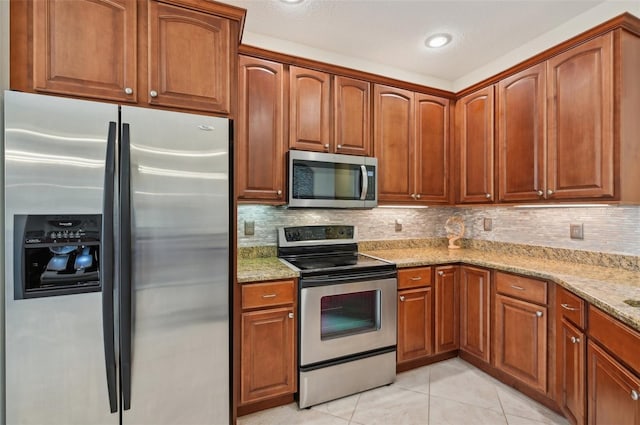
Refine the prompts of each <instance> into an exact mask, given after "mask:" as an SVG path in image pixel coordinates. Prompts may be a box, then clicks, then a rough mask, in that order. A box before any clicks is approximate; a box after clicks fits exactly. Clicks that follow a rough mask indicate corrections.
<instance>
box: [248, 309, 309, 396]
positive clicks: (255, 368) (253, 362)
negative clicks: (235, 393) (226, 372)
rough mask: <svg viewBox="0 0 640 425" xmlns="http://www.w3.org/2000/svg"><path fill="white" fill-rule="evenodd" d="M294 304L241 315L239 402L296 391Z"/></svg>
mask: <svg viewBox="0 0 640 425" xmlns="http://www.w3.org/2000/svg"><path fill="white" fill-rule="evenodd" d="M294 335H295V320H294V319H293V307H286V308H274V309H266V310H258V311H252V312H247V313H243V314H242V340H241V341H242V350H241V351H242V352H241V357H242V358H241V362H240V376H241V384H240V385H241V388H240V404H245V403H249V402H255V401H260V400H263V399H266V398H270V397H273V396H278V395H282V394H290V393H294V392H295V391H296V365H295V354H294V353H295V349H294V347H295V340H294Z"/></svg>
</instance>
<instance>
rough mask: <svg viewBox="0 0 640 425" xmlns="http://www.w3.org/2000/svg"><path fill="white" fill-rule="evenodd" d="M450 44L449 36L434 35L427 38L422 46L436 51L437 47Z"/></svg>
mask: <svg viewBox="0 0 640 425" xmlns="http://www.w3.org/2000/svg"><path fill="white" fill-rule="evenodd" d="M450 42H451V34H446V33H442V34H434V35H432V36H430V37H428V38H427V40H426V41H425V42H424V44H425V45H426V46H427V47H431V48H433V49H437V48H438V47H442V46H445V45H447V44H449V43H450Z"/></svg>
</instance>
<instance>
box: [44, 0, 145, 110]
mask: <svg viewBox="0 0 640 425" xmlns="http://www.w3.org/2000/svg"><path fill="white" fill-rule="evenodd" d="M32 4H33V16H34V21H33V37H34V38H33V45H34V49H33V50H34V56H33V80H34V81H33V83H34V88H35V90H36V91H41V92H49V93H60V94H64V95H72V96H81V97H91V98H97V99H108V100H115V101H118V102H136V101H137V69H136V28H137V23H136V19H137V18H136V2H132V1H129V0H109V1H107V0H95V1H90V0H77V1H64V0H43V1H34V2H33V3H32Z"/></svg>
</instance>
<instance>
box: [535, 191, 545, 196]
mask: <svg viewBox="0 0 640 425" xmlns="http://www.w3.org/2000/svg"><path fill="white" fill-rule="evenodd" d="M536 193H537V194H538V196H542V195H544V192H543V191H541V190H538V191H537V192H536Z"/></svg>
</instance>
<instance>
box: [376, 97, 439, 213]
mask: <svg viewBox="0 0 640 425" xmlns="http://www.w3.org/2000/svg"><path fill="white" fill-rule="evenodd" d="M449 109H450V107H449V100H448V99H444V98H440V97H436V96H429V95H426V94H421V93H413V92H411V91H408V90H402V89H398V88H395V87H388V86H383V85H376V86H375V88H374V113H373V114H374V115H373V122H374V136H373V138H374V152H375V156H376V157H377V158H378V168H379V170H380V173H379V189H378V200H379V201H380V202H382V203H387V204H394V203H397V204H433V203H449V201H450V189H449V158H450V148H449V146H450V145H449V115H450V112H449Z"/></svg>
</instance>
